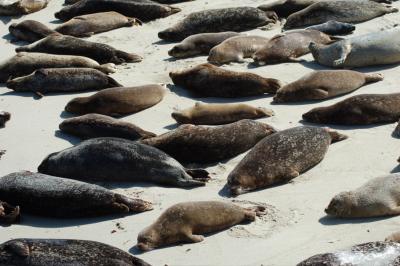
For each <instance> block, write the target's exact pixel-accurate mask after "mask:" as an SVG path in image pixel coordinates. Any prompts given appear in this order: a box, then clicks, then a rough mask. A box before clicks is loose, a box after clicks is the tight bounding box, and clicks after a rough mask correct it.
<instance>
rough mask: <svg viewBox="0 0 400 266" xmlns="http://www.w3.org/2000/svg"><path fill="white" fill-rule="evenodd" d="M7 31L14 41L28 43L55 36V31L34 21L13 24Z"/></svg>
mask: <svg viewBox="0 0 400 266" xmlns="http://www.w3.org/2000/svg"><path fill="white" fill-rule="evenodd" d="M8 30H9V32H10V34H11V35H12V36H13V37H14V38H15V39H16V40H18V41H25V42H29V43H32V42H36V41H38V40H41V39H43V38H45V37H47V36H49V35H50V34H56V31H54V30H52V29H50V28H49V27H47V26H46V25H44V24H42V23H40V22H39V21H36V20H24V21H21V22H19V23H13V24H11V25H10V26H9V27H8Z"/></svg>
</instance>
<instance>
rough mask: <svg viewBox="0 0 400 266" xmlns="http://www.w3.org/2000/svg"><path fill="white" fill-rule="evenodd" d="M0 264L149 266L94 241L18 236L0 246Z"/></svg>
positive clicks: (30, 265)
mask: <svg viewBox="0 0 400 266" xmlns="http://www.w3.org/2000/svg"><path fill="white" fill-rule="evenodd" d="M0 264H2V265H19V266H32V265H59V266H67V265H126V266H150V264H148V263H146V262H145V261H143V260H141V259H139V258H136V257H134V256H132V255H131V254H129V253H127V252H125V251H123V250H121V249H118V248H115V247H112V246H109V245H106V244H103V243H99V242H95V241H88V240H74V239H29V238H19V239H13V240H10V241H7V242H5V243H3V244H1V245H0Z"/></svg>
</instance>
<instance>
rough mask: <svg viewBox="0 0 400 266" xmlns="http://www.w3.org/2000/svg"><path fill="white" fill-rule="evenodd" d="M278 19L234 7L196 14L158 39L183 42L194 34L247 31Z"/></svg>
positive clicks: (254, 9) (269, 14) (186, 18)
mask: <svg viewBox="0 0 400 266" xmlns="http://www.w3.org/2000/svg"><path fill="white" fill-rule="evenodd" d="M277 20H278V17H277V16H276V14H275V13H274V12H264V11H262V10H261V9H258V8H255V7H233V8H221V9H209V10H204V11H199V12H194V13H191V14H189V15H188V16H187V17H185V18H184V19H183V20H182V21H180V22H178V23H177V24H175V25H173V26H172V27H170V28H168V29H166V30H164V31H160V32H159V33H158V37H159V38H160V39H163V40H166V41H182V40H183V39H185V38H187V37H189V36H190V35H193V34H198V33H207V32H223V31H237V32H240V31H246V30H250V29H254V28H257V27H260V26H264V25H267V24H269V23H275V22H276V21H277Z"/></svg>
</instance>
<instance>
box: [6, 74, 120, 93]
mask: <svg viewBox="0 0 400 266" xmlns="http://www.w3.org/2000/svg"><path fill="white" fill-rule="evenodd" d="M6 84H7V88H9V89H12V90H14V91H19V92H21V91H32V92H34V93H36V94H38V95H41V94H44V93H49V92H75V91H92V90H102V89H105V88H110V87H116V86H122V85H121V84H119V83H118V82H117V81H116V80H114V79H113V78H111V77H109V76H107V75H106V74H104V73H103V72H101V71H98V70H96V69H92V68H43V69H39V70H36V71H35V72H33V73H32V74H30V75H28V76H23V77H19V78H15V79H11V80H8V81H7V83H6Z"/></svg>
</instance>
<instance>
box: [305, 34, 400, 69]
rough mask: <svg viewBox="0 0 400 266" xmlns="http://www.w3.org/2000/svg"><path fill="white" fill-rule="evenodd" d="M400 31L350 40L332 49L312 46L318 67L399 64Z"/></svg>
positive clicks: (328, 46) (311, 44) (330, 47)
mask: <svg viewBox="0 0 400 266" xmlns="http://www.w3.org/2000/svg"><path fill="white" fill-rule="evenodd" d="M399 36H400V29H396V28H394V29H390V30H385V31H378V32H373V33H368V34H365V35H361V36H356V37H350V38H348V39H345V40H341V41H338V42H336V43H333V44H330V45H323V44H316V43H310V47H309V48H310V51H311V53H312V55H313V57H314V59H315V61H317V62H318V63H319V64H321V65H325V66H329V67H346V68H349V67H364V66H375V65H385V64H394V63H399V62H400V37H399Z"/></svg>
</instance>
